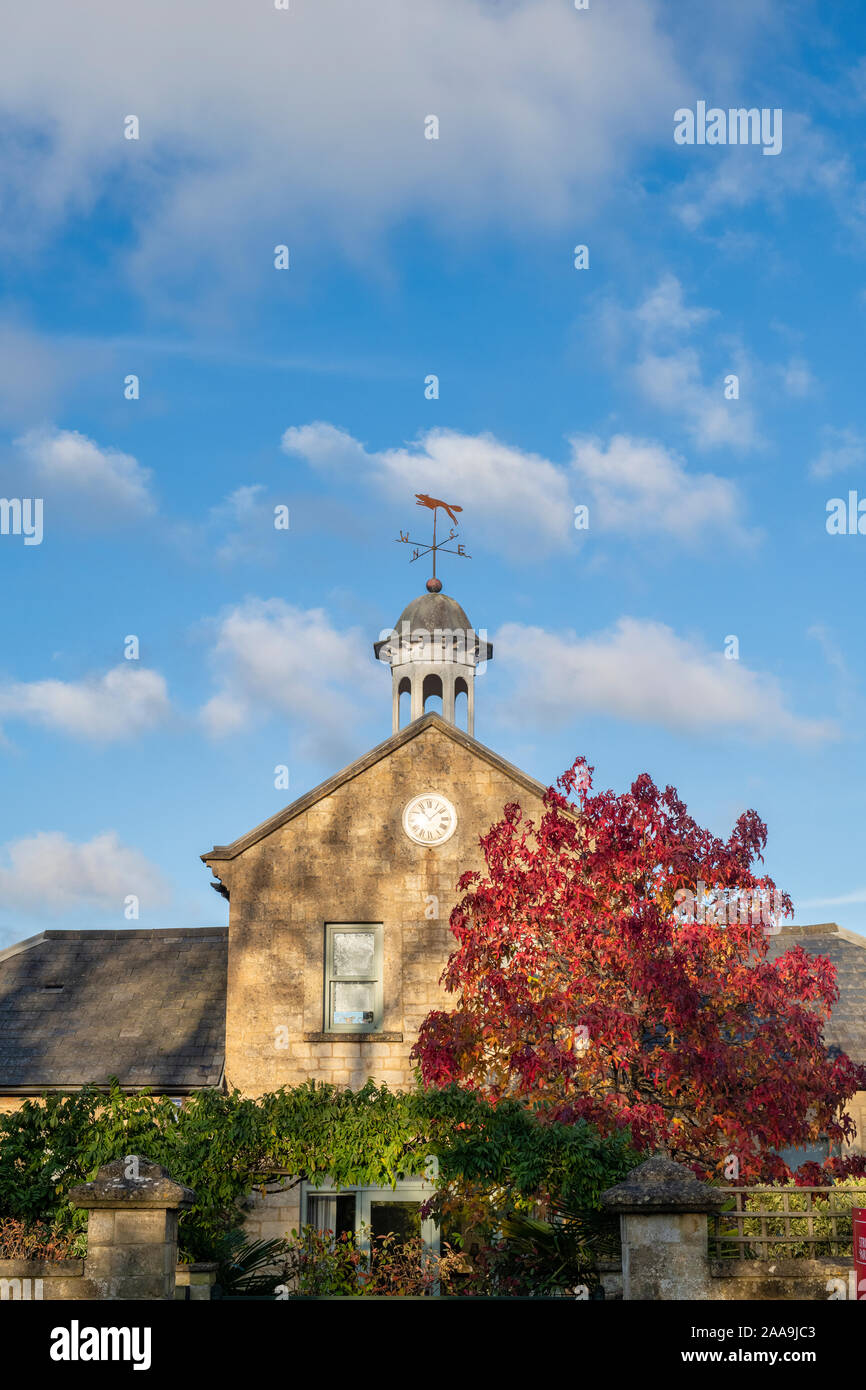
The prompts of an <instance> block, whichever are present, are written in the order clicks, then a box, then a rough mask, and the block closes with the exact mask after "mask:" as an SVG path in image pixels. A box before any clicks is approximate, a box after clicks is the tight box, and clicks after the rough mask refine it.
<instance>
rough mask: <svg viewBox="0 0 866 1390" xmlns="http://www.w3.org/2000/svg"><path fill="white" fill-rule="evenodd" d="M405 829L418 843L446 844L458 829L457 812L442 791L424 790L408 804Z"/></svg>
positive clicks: (405, 813)
mask: <svg viewBox="0 0 866 1390" xmlns="http://www.w3.org/2000/svg"><path fill="white" fill-rule="evenodd" d="M403 829H404V830H405V831H406V834H407V835H408V836H409V839H410V840H414V841H415V843H416V845H444V843H445V841H446V840H450V839H451V836H452V835H453V834H454V831H455V830H456V829H457V812H456V811H455V810H454V807H453V806H452V805H451V802H450V801H449V800H448V798H447V797H446V796H443V795H442V793H441V792H422V793H421V795H420V796H413V797H412V800H411V801H410V802H409V803H408V805H407V806H406V809H405V810H404V812H403Z"/></svg>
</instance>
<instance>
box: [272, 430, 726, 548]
mask: <svg viewBox="0 0 866 1390" xmlns="http://www.w3.org/2000/svg"><path fill="white" fill-rule="evenodd" d="M282 447H283V449H284V451H285V452H286V453H287V454H289V455H290V456H294V457H300V458H304V459H306V461H307V462H308V463H310V464H311V465H312V467H313V468H315V469H317V470H318V471H320V472H323V473H325V474H326V475H328V476H330V477H334V476H336V477H343V478H346V479H347V480H348V479H351V480H361V481H362V482H363V483H364V484H366V485H367V486H370V487H372V488H373V489H374V491H376V492H378V493H380V494H381V495H382V496H384V497H387V498H388V500H389V501H394V502H399V503H403V504H405V502H406V500H407V498H410V497H411V496H412V494H413V493H415V492H430V493H432V495H434V496H436V497H443V498H444V499H445V501H446V502H450V501H457V502H459V503H460V505H461V506H463V507H464V508H465V510H466V511H467V513H468V514H470V515H471V517H472V534H473V537H476V536H477V537H479V538H481V539H483V540H484V541H485V542H486V544H487V545H488V546H489V547H490V548H491V549H495V550H502V551H504V552H505V553H507V554H509V555H512V556H517V557H519V556H523V557H529V558H531V557H532V556H533V555H534V554H547V553H548V552H549V551H550V550H551V549H553V550H565V549H567V548H569V547H571V546H572V545H573V544H574V537H575V531H574V506H575V504H577V503H593V504H594V507H595V510H593V509H592V508H591V511H590V528H591V529H595V528H597V529H598V530H600V531H610V532H615V531H623V532H630V533H631V534H643V535H645V536H647V537H650V536H652V535H653V534H658V533H659V532H661V533H662V534H665V535H675V536H677V537H678V539H679V540H680V541H681V542H682V543H683V544H684V545H691V544H699V543H700V542H701V540H702V535H701V533H700V528H701V527H702V526H704V525H710V526H712V527H713V528H714V535H715V536H716V537H718V536H722V535H727V536H728V537H729V538H730V539H732V540H737V541H741V540H743V539H744V538H745V537H746V535H747V532H746V531H745V530H744V528H743V526H742V524H741V521H740V519H739V518H740V516H741V514H742V512H743V510H744V505H743V503H742V500H741V499H740V496H739V492H738V490H737V487H736V485H735V484H734V483H732V482H730V481H728V480H726V479H723V478H718V477H716V476H714V475H713V474H710V473H698V474H689V473H688V471H687V469H686V466H685V464H684V461H683V460H682V459H680V458H679V457H678V456H677V455H675V454H672V453H670V452H669V451H667V450H666V449H664V447H663V446H662V445H660V444H655V443H652V442H651V441H647V440H639V439H632V438H630V437H629V436H627V435H616V436H615V437H614V438H613V439H612V440H611V441H610V443H609V444H608V445H607V446H605V445H604V444H602V443H601V442H600V441H598V440H593V439H581V438H574V439H572V440H571V459H570V464H566V465H560V464H556V463H552V462H551V461H550V460H549V459H546V458H543V457H542V456H541V455H540V454H534V453H529V452H527V451H526V450H523V449H515V448H513V447H512V446H510V445H508V444H503V443H501V442H500V441H499V440H498V439H495V438H494V436H493V435H490V434H482V435H467V434H458V433H457V432H456V431H453V430H429V431H428V432H427V433H426V434H422V435H421V437H420V439H419V440H418V441H417V442H416V443H415V444H413V445H411V446H409V447H404V448H402V449H384V450H381V451H378V452H368V451H367V450H365V449H364V447H363V445H361V444H359V443H358V441H357V440H355V439H353V438H352V436H351V435H350V434H347V433H346V432H345V431H344V430H340V429H337V428H336V427H335V426H333V425H329V424H325V423H323V422H317V423H314V424H311V425H302V426H299V427H293V428H291V429H287V430H286V431H285V433H284V435H283V440H282Z"/></svg>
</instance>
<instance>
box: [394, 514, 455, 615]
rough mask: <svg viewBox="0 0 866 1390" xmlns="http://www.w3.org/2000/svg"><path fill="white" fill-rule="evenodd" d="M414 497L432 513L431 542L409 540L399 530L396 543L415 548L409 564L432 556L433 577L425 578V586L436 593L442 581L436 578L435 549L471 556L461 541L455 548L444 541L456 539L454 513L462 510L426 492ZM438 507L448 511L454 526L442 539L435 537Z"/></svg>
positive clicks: (407, 535) (406, 534)
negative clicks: (426, 556) (423, 556)
mask: <svg viewBox="0 0 866 1390" xmlns="http://www.w3.org/2000/svg"><path fill="white" fill-rule="evenodd" d="M415 499H416V502H417V505H418V506H419V507H427V508H428V509H429V510H430V511H431V512H432V513H433V544H432V545H425V544H424V542H423V541H413V540H411V539H410V537H409V533H408V531H407V532H406V533H405V535H404V533H403V532H402V531H401V532H400V535H399V537H398V539H397V544H398V545H412V546H414V547H415V549H414V550H413V552H412V559H411V560H410V561H409V564H410V565H412V564H414V563H415V561H416V560H420V559H421V556H422V555H432V556H433V578H432V579H428V580H427V588H428V589H429V590H430V592H431V593H433V594H438V593H439V591H440V590H441V588H442V581H441V579H437V578H436V553H437V551H439V550H444V551H445V553H446V555H459V556H460V557H461V558H462V559H464V560H471V559H472V556H471V555H467V554H466V551H465V550H464V549H463V543H462V541H461V542H459V543H458V546H457V549H456V550H451V549H449V547H448V546H447V545H446V543H445V542H446V541H454V540H457V531H456V530H455V527H457V526H458V525H459V522H458V520H457V516H456V513H457V512H462V511H463V508H462V507H458V506H457V504H456V502H454V503H449V502H440V500H439V498H438V497H428V496H427V493H426V492H416V493H415ZM440 507H441V508H442V510H443V511H444V512H447V513H448V515H449V516H450V518H451V520H452V521H453V522H454V526H452V527H451V529H450V531H449V532H448V535H447V536H446V537H445V540H444V541H437V539H436V520H437V513H438V511H439V508H440Z"/></svg>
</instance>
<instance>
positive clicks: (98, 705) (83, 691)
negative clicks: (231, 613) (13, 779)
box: [0, 662, 170, 743]
mask: <svg viewBox="0 0 866 1390" xmlns="http://www.w3.org/2000/svg"><path fill="white" fill-rule="evenodd" d="M169 712H170V705H169V700H168V692H167V688H166V683H165V680H164V678H163V677H162V676H161V675H159V673H158V672H156V671H149V670H147V669H142V668H139V667H136V666H133V665H131V664H130V663H129V662H124V663H123V664H122V665H120V666H115V667H114V668H113V669H112V670H110V671H107V672H106V673H105V675H103V676H92V677H90V678H89V679H87V680H82V681H60V680H44V681H32V682H30V683H20V684H6V685H2V686H0V718H2V717H3V716H11V717H13V718H18V719H25V720H28V721H29V722H31V723H34V724H42V725H44V726H46V727H47V728H50V729H56V730H57V731H58V732H60V733H65V734H71V735H72V736H73V737H75V738H83V739H88V740H90V741H92V742H93V743H113V742H116V741H117V740H119V739H125V738H132V737H134V736H135V735H136V734H140V733H144V732H146V731H147V730H148V729H152V728H155V727H156V726H157V725H159V724H161V723H163V722H164V721H165V720H166V719H167V717H168V715H169Z"/></svg>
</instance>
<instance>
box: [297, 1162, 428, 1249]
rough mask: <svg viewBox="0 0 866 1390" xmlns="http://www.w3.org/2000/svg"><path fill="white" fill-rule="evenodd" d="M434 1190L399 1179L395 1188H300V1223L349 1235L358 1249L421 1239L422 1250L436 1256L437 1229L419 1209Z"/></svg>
mask: <svg viewBox="0 0 866 1390" xmlns="http://www.w3.org/2000/svg"><path fill="white" fill-rule="evenodd" d="M434 1191H435V1189H434V1187H433V1186H432V1185H431V1184H430V1183H429V1182H425V1181H424V1180H423V1179H411V1178H402V1179H400V1180H399V1181H398V1183H397V1186H396V1187H349V1188H340V1189H337V1188H334V1187H332V1186H331V1185H330V1184H324V1185H323V1186H321V1187H313V1186H312V1184H311V1183H303V1184H302V1188H301V1220H302V1222H303V1224H304V1225H306V1226H315V1228H316V1229H317V1230H319V1231H332V1232H333V1233H334V1235H335V1236H340V1235H343V1234H344V1233H346V1234H353V1235H354V1236H355V1239H356V1241H357V1243H358V1246H359V1247H360V1248H362V1249H363V1248H368V1247H369V1242H370V1239H371V1238H372V1239H373V1240H375V1239H377V1238H379V1237H381V1236H387V1235H393V1236H395V1237H396V1238H397V1240H398V1241H404V1240H412V1239H417V1238H418V1237H419V1236H420V1237H421V1242H422V1244H423V1246H424V1249H425V1250H429V1251H430V1253H431V1254H436V1255H438V1253H439V1229H438V1227H437V1225H436V1223H435V1221H431V1220H430V1219H429V1218H428V1219H427V1220H422V1216H421V1207H422V1205H423V1203H424V1202H427V1201H429V1200H430V1198H431V1197H432V1196H433V1193H434Z"/></svg>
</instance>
